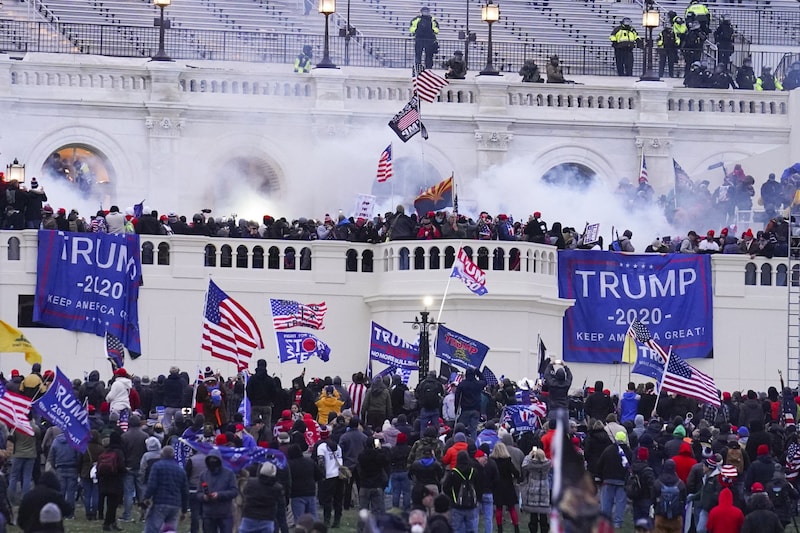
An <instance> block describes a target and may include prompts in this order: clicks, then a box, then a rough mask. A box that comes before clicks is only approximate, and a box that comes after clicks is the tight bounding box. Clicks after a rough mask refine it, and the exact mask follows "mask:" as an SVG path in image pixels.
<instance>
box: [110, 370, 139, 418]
mask: <svg viewBox="0 0 800 533" xmlns="http://www.w3.org/2000/svg"><path fill="white" fill-rule="evenodd" d="M132 388H133V384H132V383H131V380H130V379H128V378H124V377H117V378H115V379H114V383H112V384H111V388H110V389H109V390H108V394H106V401H107V402H108V407H109V409H111V410H112V411H116V412H120V411H122V410H123V409H128V410H130V408H131V400H130V392H131V389H132Z"/></svg>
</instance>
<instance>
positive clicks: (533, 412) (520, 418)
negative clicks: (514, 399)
mask: <svg viewBox="0 0 800 533" xmlns="http://www.w3.org/2000/svg"><path fill="white" fill-rule="evenodd" d="M540 405H541V407H540ZM543 408H544V404H534V405H507V406H506V407H505V408H504V409H503V420H505V421H506V422H509V423H511V425H512V426H514V428H515V429H516V430H517V431H535V430H536V428H537V427H539V418H540V417H544V416H546V415H547V409H546V408H544V410H543Z"/></svg>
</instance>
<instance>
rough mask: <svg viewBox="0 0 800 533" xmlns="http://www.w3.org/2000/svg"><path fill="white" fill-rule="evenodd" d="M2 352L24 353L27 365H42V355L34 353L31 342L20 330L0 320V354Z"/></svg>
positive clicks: (34, 349)
mask: <svg viewBox="0 0 800 533" xmlns="http://www.w3.org/2000/svg"><path fill="white" fill-rule="evenodd" d="M3 352H16V353H24V354H25V361H27V362H28V363H30V364H34V363H39V364H41V363H42V355H41V354H40V353H39V352H37V351H36V348H34V347H33V344H31V341H29V340H28V339H26V338H25V335H23V333H22V332H21V331H20V330H18V329H17V328H15V327H12V326H10V325H9V324H6V323H5V322H3V321H2V320H0V353H3Z"/></svg>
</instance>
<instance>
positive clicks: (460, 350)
mask: <svg viewBox="0 0 800 533" xmlns="http://www.w3.org/2000/svg"><path fill="white" fill-rule="evenodd" d="M487 353H489V347H488V346H486V345H485V344H483V343H482V342H480V341H476V340H475V339H471V338H469V337H467V336H466V335H464V334H463V333H459V332H457V331H455V330H452V329H450V328H446V327H444V326H442V325H440V326H439V328H438V332H437V334H436V355H437V356H438V357H439V358H440V359H441V360H442V361H444V362H445V363H447V364H448V365H450V366H457V367H460V368H463V369H465V370H466V369H468V368H480V367H481V366H482V365H483V360H484V359H485V358H486V354H487Z"/></svg>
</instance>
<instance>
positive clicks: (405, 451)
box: [389, 444, 411, 473]
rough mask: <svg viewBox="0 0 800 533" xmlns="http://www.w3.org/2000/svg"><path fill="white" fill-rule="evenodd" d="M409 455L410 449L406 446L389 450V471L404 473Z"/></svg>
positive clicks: (402, 445)
mask: <svg viewBox="0 0 800 533" xmlns="http://www.w3.org/2000/svg"><path fill="white" fill-rule="evenodd" d="M410 453H411V447H410V446H409V445H408V444H398V445H396V446H392V447H391V448H389V463H390V465H391V471H392V472H393V473H394V472H406V471H407V470H408V468H407V467H406V464H407V463H408V456H409V454H410Z"/></svg>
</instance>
